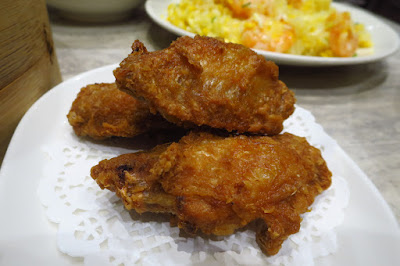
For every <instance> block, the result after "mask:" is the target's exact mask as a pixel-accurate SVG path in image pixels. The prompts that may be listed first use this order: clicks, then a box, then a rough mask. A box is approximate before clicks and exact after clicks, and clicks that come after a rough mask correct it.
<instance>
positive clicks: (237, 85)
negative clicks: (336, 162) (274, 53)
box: [114, 36, 295, 135]
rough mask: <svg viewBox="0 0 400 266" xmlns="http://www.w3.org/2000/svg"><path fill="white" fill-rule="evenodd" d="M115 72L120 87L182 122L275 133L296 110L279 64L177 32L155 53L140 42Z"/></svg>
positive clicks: (238, 47) (229, 45)
mask: <svg viewBox="0 0 400 266" xmlns="http://www.w3.org/2000/svg"><path fill="white" fill-rule="evenodd" d="M132 49H133V52H132V54H131V55H129V56H128V57H127V58H126V59H125V60H123V61H122V62H121V64H120V67H118V68H117V69H116V70H115V71H114V76H115V78H116V83H117V85H118V88H119V89H121V90H123V91H125V92H128V93H130V94H132V95H133V96H135V97H137V98H139V99H143V100H145V101H147V102H148V103H149V106H150V108H151V111H152V112H153V113H155V112H159V113H160V114H161V115H162V116H163V117H164V118H166V119H167V120H168V121H170V122H173V123H175V124H178V125H180V126H182V125H184V126H188V127H192V126H203V125H206V126H210V127H213V128H220V129H226V130H228V131H236V132H239V133H244V132H251V133H262V134H268V135H274V134H278V133H279V132H281V130H282V128H283V126H282V123H283V121H284V120H285V119H286V118H288V117H289V116H290V115H291V114H292V113H293V111H294V103H295V98H294V94H293V92H292V91H290V90H289V89H288V88H287V87H286V85H285V84H284V83H283V82H282V81H280V80H279V79H278V75H279V72H278V67H277V66H276V65H275V64H274V63H273V62H270V61H266V60H265V59H264V57H262V56H261V55H258V54H256V53H255V52H254V51H252V50H251V49H248V48H246V47H244V46H242V45H239V44H233V43H225V42H223V41H221V40H218V39H215V38H210V37H200V36H196V37H195V38H190V37H181V38H179V39H177V40H176V41H175V42H173V43H172V44H171V46H170V47H168V48H166V49H164V50H161V51H155V52H143V53H141V54H140V55H137V51H141V49H145V47H144V45H143V44H142V43H140V42H139V41H135V43H134V44H133V46H132Z"/></svg>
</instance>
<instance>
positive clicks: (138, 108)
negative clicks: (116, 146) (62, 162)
mask: <svg viewBox="0 0 400 266" xmlns="http://www.w3.org/2000/svg"><path fill="white" fill-rule="evenodd" d="M67 117H68V121H69V123H70V124H71V126H72V127H73V129H74V131H75V133H76V135H78V136H88V137H91V138H93V139H98V140H100V139H106V138H109V137H113V136H117V137H134V136H136V135H139V134H141V133H144V132H146V131H148V130H150V129H152V128H164V127H168V124H169V123H168V122H167V121H165V119H163V118H162V117H161V116H160V115H153V114H151V113H150V110H149V106H148V105H147V103H145V102H142V101H139V100H137V99H135V98H134V97H132V96H131V95H129V94H126V93H124V92H122V91H120V90H118V89H117V86H116V85H115V83H98V84H91V85H88V86H86V87H84V88H82V89H81V90H80V92H79V93H78V95H77V97H76V99H75V100H74V102H73V103H72V107H71V109H70V111H69V113H68V115H67Z"/></svg>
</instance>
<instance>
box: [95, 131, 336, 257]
mask: <svg viewBox="0 0 400 266" xmlns="http://www.w3.org/2000/svg"><path fill="white" fill-rule="evenodd" d="M91 175H92V177H93V178H94V179H95V180H96V182H97V183H98V184H99V186H100V187H101V188H103V189H104V188H107V189H109V190H111V191H115V192H116V193H117V195H118V196H119V197H121V198H122V200H123V201H124V204H125V207H126V208H127V209H128V210H130V209H134V210H136V211H137V212H139V213H142V212H146V211H150V212H169V213H172V214H173V215H174V217H175V219H176V220H177V224H178V226H179V227H180V228H182V229H183V230H185V231H186V232H189V233H196V232H198V231H199V232H200V231H201V232H204V233H206V234H214V235H228V234H232V233H233V232H234V231H235V230H236V229H239V228H242V227H244V226H245V225H246V224H248V223H250V222H251V221H253V220H259V221H260V224H261V225H260V227H259V228H258V230H257V233H256V236H257V237H256V239H257V242H258V244H259V245H260V247H261V249H262V250H263V251H264V252H266V253H267V254H269V255H273V254H276V253H277V252H278V251H279V249H280V247H281V245H282V242H283V241H284V240H285V239H287V237H288V236H289V235H291V234H293V233H296V232H298V231H299V228H300V221H301V218H300V214H302V213H304V212H305V211H307V210H308V208H309V206H310V205H311V204H312V203H313V201H314V198H315V196H317V195H318V194H320V193H321V192H322V191H323V190H325V189H327V188H328V187H329V186H330V183H331V172H330V171H329V169H328V168H327V166H326V163H325V161H324V159H323V158H322V156H321V153H320V151H319V150H318V149H316V148H314V147H312V146H310V145H309V144H308V142H307V141H306V140H305V139H304V138H301V137H297V136H294V135H291V134H288V133H285V134H283V135H277V136H273V137H268V136H245V135H240V136H228V137H223V136H218V135H214V134H210V133H205V132H199V133H193V132H192V133H190V134H189V135H187V136H185V137H183V138H182V139H181V140H180V141H179V142H178V143H172V144H171V145H169V146H168V145H164V146H159V147H156V148H155V150H152V151H150V152H139V153H135V154H128V155H121V156H119V157H116V158H113V159H110V160H104V161H101V162H100V163H99V164H98V165H97V166H94V167H93V168H92V171H91Z"/></svg>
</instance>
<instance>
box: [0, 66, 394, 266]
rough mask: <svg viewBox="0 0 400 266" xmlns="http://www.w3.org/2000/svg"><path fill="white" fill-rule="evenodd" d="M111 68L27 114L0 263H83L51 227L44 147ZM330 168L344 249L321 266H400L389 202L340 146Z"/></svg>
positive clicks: (4, 206)
mask: <svg viewBox="0 0 400 266" xmlns="http://www.w3.org/2000/svg"><path fill="white" fill-rule="evenodd" d="M115 67H116V65H111V66H106V67H103V68H99V69H95V70H92V71H89V72H87V73H83V74H81V75H79V76H77V77H75V78H73V79H70V80H68V81H65V82H63V83H61V84H60V85H58V86H56V87H55V88H53V89H52V90H50V91H49V92H47V93H46V94H45V95H44V96H43V97H41V98H40V99H39V100H38V101H37V102H36V103H35V104H34V105H33V106H32V107H31V108H30V110H29V111H28V112H27V113H26V114H25V116H24V117H23V119H22V120H21V122H20V124H19V125H18V127H17V129H16V131H15V134H14V136H13V138H12V140H11V143H10V145H9V148H8V151H7V153H6V156H5V158H4V162H3V166H2V168H1V170H0V215H1V218H0V265H7V266H9V265H79V264H82V261H80V260H79V259H78V260H77V259H72V258H71V257H69V256H66V255H64V254H62V253H61V252H59V251H58V250H57V243H56V233H57V229H56V227H55V226H54V225H53V224H51V223H50V222H48V220H47V218H46V214H45V210H44V208H43V206H42V205H41V204H40V201H39V198H38V194H37V187H38V184H39V181H40V179H41V178H42V176H43V171H44V168H45V167H46V165H45V162H46V161H47V160H46V158H47V157H46V154H45V153H44V152H43V151H42V150H41V147H43V146H45V145H46V143H49V140H54V138H59V137H60V136H63V134H65V130H64V131H63V129H64V128H65V127H63V126H62V125H63V124H64V123H67V121H66V119H65V115H66V114H67V112H68V111H69V108H70V106H71V103H72V101H73V99H74V98H75V97H76V94H77V92H78V91H79V89H80V88H81V87H83V86H85V85H87V84H90V83H95V82H112V81H114V77H113V75H112V70H113V69H115ZM332 155H333V156H334V158H335V159H334V160H333V161H331V162H330V168H331V169H334V171H335V174H337V175H340V176H343V177H346V179H347V182H348V186H349V189H350V195H351V196H350V201H349V205H348V207H347V209H346V212H345V219H344V222H343V224H342V225H340V226H339V227H338V228H337V237H338V245H339V249H338V251H337V252H336V253H335V254H334V255H330V256H327V257H324V258H323V259H319V260H318V261H316V264H317V265H396V264H397V263H398V262H399V261H400V252H399V250H400V229H399V226H398V224H397V221H396V219H395V218H394V216H393V214H392V212H391V210H390V208H389V207H388V205H387V203H386V202H385V201H384V200H383V198H382V196H381V195H380V194H379V192H378V191H377V189H376V188H375V187H374V185H373V184H372V182H371V181H370V180H369V179H368V178H367V177H366V175H365V174H364V173H363V172H362V171H361V170H360V169H359V168H358V166H357V165H355V163H354V162H353V161H352V160H351V159H350V158H349V157H348V156H347V154H346V153H345V152H344V151H343V150H342V149H341V148H340V147H339V146H338V145H337V144H334V148H333V150H332Z"/></svg>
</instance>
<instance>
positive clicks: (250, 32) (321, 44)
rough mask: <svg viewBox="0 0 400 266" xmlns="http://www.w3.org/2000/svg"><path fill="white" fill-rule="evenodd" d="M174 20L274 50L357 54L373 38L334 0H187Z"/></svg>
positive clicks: (171, 9) (174, 9)
mask: <svg viewBox="0 0 400 266" xmlns="http://www.w3.org/2000/svg"><path fill="white" fill-rule="evenodd" d="M167 19H168V21H169V22H171V23H172V24H174V25H176V26H178V27H180V28H182V29H184V30H187V31H189V32H192V33H195V34H199V35H207V36H211V37H220V38H223V39H224V40H225V41H227V42H234V43H240V44H243V45H245V46H247V47H250V48H254V49H260V50H265V51H271V52H280V53H288V54H295V55H309V56H323V57H352V56H357V55H358V51H361V50H364V51H365V50H370V51H372V49H371V48H372V46H373V44H372V41H371V36H370V34H369V33H368V31H367V30H366V29H365V27H364V26H363V25H362V24H360V23H357V22H354V21H353V20H352V18H351V15H350V13H349V12H339V11H338V10H336V9H335V8H334V7H333V6H332V5H331V0H181V1H180V2H179V3H173V4H170V5H169V6H168V18H167Z"/></svg>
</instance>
